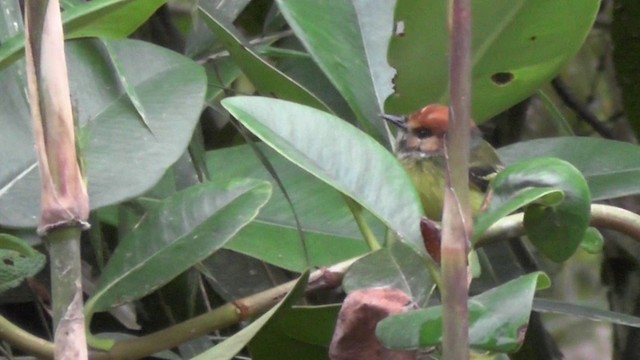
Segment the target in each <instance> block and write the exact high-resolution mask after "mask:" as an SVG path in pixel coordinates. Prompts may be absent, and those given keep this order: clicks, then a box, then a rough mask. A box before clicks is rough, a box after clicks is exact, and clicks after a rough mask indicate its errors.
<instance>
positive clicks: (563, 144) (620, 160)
mask: <svg viewBox="0 0 640 360" xmlns="http://www.w3.org/2000/svg"><path fill="white" fill-rule="evenodd" d="M499 153H500V158H501V159H502V160H503V161H504V162H505V163H506V164H513V163H515V162H518V161H522V160H529V159H535V158H539V157H546V156H553V157H557V158H560V159H563V160H565V161H568V162H570V163H571V164H572V165H573V166H575V167H576V168H577V169H578V170H580V172H581V173H582V175H584V177H585V179H586V180H587V183H588V184H589V188H590V190H591V197H592V199H593V200H604V199H611V198H617V197H621V196H628V195H634V194H639V193H640V182H639V181H638V180H637V179H638V177H640V146H638V145H633V144H629V143H624V142H620V141H613V140H605V139H596V138H584V137H560V138H552V139H538V140H531V141H524V142H519V143H517V144H513V145H510V146H507V147H504V148H501V149H499Z"/></svg>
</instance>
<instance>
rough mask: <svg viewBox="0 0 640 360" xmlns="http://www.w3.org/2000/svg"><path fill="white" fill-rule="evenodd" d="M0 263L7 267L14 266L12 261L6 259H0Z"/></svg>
mask: <svg viewBox="0 0 640 360" xmlns="http://www.w3.org/2000/svg"><path fill="white" fill-rule="evenodd" d="M2 262H3V263H4V264H5V265H7V266H13V265H14V263H13V260H11V259H8V258H4V259H2Z"/></svg>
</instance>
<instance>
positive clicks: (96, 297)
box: [86, 181, 271, 314]
mask: <svg viewBox="0 0 640 360" xmlns="http://www.w3.org/2000/svg"><path fill="white" fill-rule="evenodd" d="M270 195H271V186H270V185H269V184H268V183H266V182H263V181H244V182H240V183H231V184H225V185H220V184H217V183H204V184H201V185H196V186H192V187H190V188H188V189H186V190H183V191H181V192H178V193H176V194H175V195H173V196H171V197H170V198H168V199H165V200H163V201H162V202H161V205H160V206H159V207H158V208H157V209H155V210H152V211H150V212H149V213H148V214H146V216H145V217H144V218H143V219H142V220H141V221H140V223H139V225H138V226H137V227H135V228H134V229H133V230H132V231H131V232H130V233H129V234H128V235H127V236H126V237H125V238H124V239H122V240H121V242H120V243H119V244H118V247H117V248H116V251H115V252H114V253H113V255H112V257H111V258H110V260H109V263H108V264H107V266H106V267H105V268H104V270H103V272H102V275H101V277H100V282H99V283H98V285H97V288H96V291H95V293H94V294H93V296H92V297H91V299H90V300H89V301H88V303H87V306H86V310H87V312H88V313H89V314H91V313H93V312H98V311H104V310H107V309H109V308H110V307H113V306H115V305H118V304H121V303H124V302H128V301H131V300H135V299H138V298H140V297H142V296H144V295H146V294H149V293H150V292H152V291H154V290H155V289H157V288H158V287H160V286H162V285H164V284H166V283H167V282H169V281H170V280H171V279H173V278H174V277H176V276H177V275H179V274H180V273H182V272H183V271H185V270H186V269H188V268H189V267H191V266H193V265H194V264H195V263H197V262H199V261H201V260H203V259H204V258H206V257H207V256H209V255H211V253H213V252H214V251H215V250H216V249H219V248H220V247H222V246H223V245H224V244H225V243H226V242H227V241H228V240H229V239H230V238H231V237H232V236H233V235H234V234H236V233H237V232H238V231H239V230H240V229H241V228H242V227H243V226H244V225H246V224H247V223H248V222H249V221H251V220H252V219H253V218H255V216H256V215H257V213H258V210H259V209H260V208H261V207H262V206H263V205H264V204H265V203H266V202H267V200H268V199H269V196H270Z"/></svg>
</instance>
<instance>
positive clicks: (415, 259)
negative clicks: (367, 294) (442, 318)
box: [342, 242, 434, 304]
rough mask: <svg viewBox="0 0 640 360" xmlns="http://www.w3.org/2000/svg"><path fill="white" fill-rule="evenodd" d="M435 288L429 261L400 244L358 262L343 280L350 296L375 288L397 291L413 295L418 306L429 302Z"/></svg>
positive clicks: (350, 268)
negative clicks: (426, 261)
mask: <svg viewBox="0 0 640 360" xmlns="http://www.w3.org/2000/svg"><path fill="white" fill-rule="evenodd" d="M433 285H434V283H433V280H432V279H431V275H430V274H429V271H428V270H427V267H426V265H425V262H424V261H423V260H422V259H421V258H420V257H419V256H418V255H417V254H416V253H415V252H413V251H412V250H411V249H410V248H409V247H407V246H406V245H404V244H402V243H399V242H396V243H394V244H392V245H391V246H388V247H385V248H384V249H381V250H378V251H376V252H374V253H371V254H368V255H367V256H365V257H363V258H362V259H360V260H358V261H356V262H355V263H354V264H353V265H351V266H350V267H349V270H348V271H347V273H346V274H345V276H344V279H343V281H342V286H343V287H344V290H345V291H346V292H347V293H351V292H353V291H355V290H358V289H368V288H375V287H384V288H393V289H398V290H401V291H402V292H404V293H405V294H407V295H409V296H410V297H411V299H413V301H414V302H415V303H417V304H423V303H425V302H426V300H427V299H428V297H429V295H430V293H431V290H432V289H433Z"/></svg>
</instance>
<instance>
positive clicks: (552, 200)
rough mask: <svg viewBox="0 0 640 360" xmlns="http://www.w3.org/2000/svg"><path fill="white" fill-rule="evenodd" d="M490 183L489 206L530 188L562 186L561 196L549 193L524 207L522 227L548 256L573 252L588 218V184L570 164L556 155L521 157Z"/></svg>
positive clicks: (561, 256) (562, 256) (561, 258)
mask: <svg viewBox="0 0 640 360" xmlns="http://www.w3.org/2000/svg"><path fill="white" fill-rule="evenodd" d="M491 186H492V189H493V199H492V201H491V205H490V208H497V207H500V206H501V205H502V204H503V203H505V202H509V201H510V200H511V199H512V198H513V197H517V196H519V195H521V194H522V192H523V191H526V190H528V189H531V188H549V187H551V188H555V189H558V190H561V191H562V193H563V196H559V195H560V194H557V193H556V194H553V193H551V194H548V195H546V196H544V197H538V198H537V199H536V202H534V203H531V204H529V205H528V206H527V207H525V212H524V228H525V230H526V233H527V236H528V238H529V240H530V241H531V242H532V243H533V244H534V245H535V246H536V247H537V248H538V249H539V250H540V251H541V252H542V253H543V254H544V255H545V256H547V257H548V258H550V259H551V260H554V261H557V262H560V261H564V260H566V259H568V258H569V257H570V256H571V255H573V253H574V252H575V251H576V249H577V248H578V246H579V245H580V242H581V241H582V239H583V237H584V234H585V231H586V230H587V228H588V227H589V222H590V219H591V194H590V192H589V186H588V185H587V182H586V181H585V179H584V177H583V176H582V174H580V172H579V171H578V170H577V169H576V168H575V167H574V166H573V165H571V164H570V163H568V162H566V161H564V160H560V159H556V158H538V159H532V160H526V161H522V162H519V163H516V164H513V165H511V166H508V167H507V168H506V169H504V170H503V171H501V172H500V173H499V174H498V175H497V176H496V177H495V179H494V180H493V181H492V182H491Z"/></svg>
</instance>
